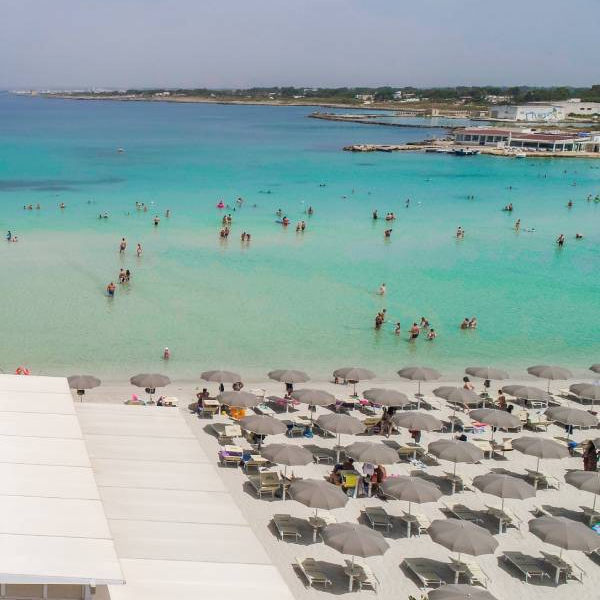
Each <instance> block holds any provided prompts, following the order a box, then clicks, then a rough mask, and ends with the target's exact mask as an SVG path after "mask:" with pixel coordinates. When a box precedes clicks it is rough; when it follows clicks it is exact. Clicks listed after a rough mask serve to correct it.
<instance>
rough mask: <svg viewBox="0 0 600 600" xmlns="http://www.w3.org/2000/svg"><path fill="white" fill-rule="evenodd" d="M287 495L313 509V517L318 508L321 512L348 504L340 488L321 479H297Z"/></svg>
mask: <svg viewBox="0 0 600 600" xmlns="http://www.w3.org/2000/svg"><path fill="white" fill-rule="evenodd" d="M288 493H289V495H290V496H291V497H292V498H293V499H294V500H296V502H300V504H304V506H308V507H309V508H314V509H315V515H317V514H318V510H319V508H322V509H323V510H333V509H334V508H342V507H343V506H346V503H347V502H348V496H346V494H344V492H343V491H342V488H341V487H338V486H337V485H333V483H329V482H328V481H325V480H322V479H299V480H297V481H294V482H293V483H292V485H290V489H289V492H288Z"/></svg>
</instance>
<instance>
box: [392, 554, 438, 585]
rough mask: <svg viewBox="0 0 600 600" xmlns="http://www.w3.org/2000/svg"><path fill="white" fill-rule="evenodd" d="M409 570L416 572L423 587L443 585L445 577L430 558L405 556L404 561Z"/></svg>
mask: <svg viewBox="0 0 600 600" xmlns="http://www.w3.org/2000/svg"><path fill="white" fill-rule="evenodd" d="M402 564H404V565H405V566H406V568H407V569H409V571H411V572H412V573H414V575H415V576H416V577H417V579H418V580H419V581H420V582H421V587H422V588H425V587H433V586H436V585H437V586H439V585H443V584H444V583H446V582H445V580H444V578H443V577H441V576H440V574H439V573H438V572H437V571H436V569H435V567H434V566H433V565H432V564H431V562H430V561H429V560H425V559H422V558H405V559H404V561H403V563H402Z"/></svg>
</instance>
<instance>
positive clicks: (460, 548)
mask: <svg viewBox="0 0 600 600" xmlns="http://www.w3.org/2000/svg"><path fill="white" fill-rule="evenodd" d="M428 532H429V536H430V537H431V539H432V540H433V541H434V542H436V543H437V544H441V545H442V546H444V548H448V550H450V551H451V552H457V553H458V558H459V560H460V555H461V554H469V555H470V556H480V555H482V554H493V553H494V552H495V551H496V548H497V547H498V541H497V540H496V539H494V537H493V536H492V534H491V533H490V532H489V531H488V530H487V529H484V528H483V527H480V526H479V525H475V523H471V522H470V521H462V520H460V519H437V520H436V521H433V523H432V524H431V526H430V527H429V529H428Z"/></svg>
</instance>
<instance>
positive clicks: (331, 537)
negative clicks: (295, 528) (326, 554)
mask: <svg viewBox="0 0 600 600" xmlns="http://www.w3.org/2000/svg"><path fill="white" fill-rule="evenodd" d="M323 541H324V542H325V543H326V544H327V545H328V546H330V547H331V548H334V549H335V550H337V551H338V552H341V553H342V554H349V555H352V556H360V557H362V558H366V557H368V556H382V555H383V554H385V553H386V552H387V550H389V548H390V545H389V544H388V543H387V541H386V539H385V538H384V537H383V535H381V532H380V531H375V530H374V529H371V528H370V527H366V526H365V525H359V524H358V523H333V524H331V525H328V526H327V527H326V528H325V529H324V531H323Z"/></svg>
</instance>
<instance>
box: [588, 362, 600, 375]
mask: <svg viewBox="0 0 600 600" xmlns="http://www.w3.org/2000/svg"><path fill="white" fill-rule="evenodd" d="M590 371H593V372H594V373H600V363H596V364H595V365H592V366H591V367H590Z"/></svg>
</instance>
